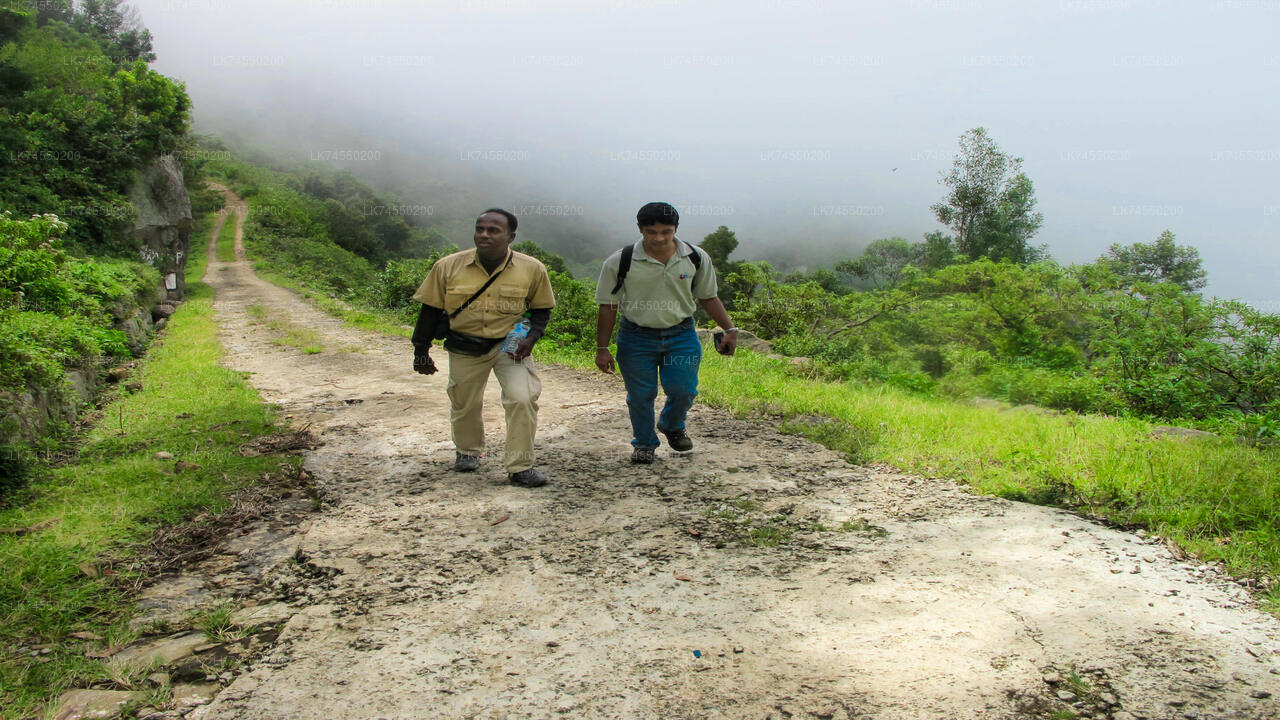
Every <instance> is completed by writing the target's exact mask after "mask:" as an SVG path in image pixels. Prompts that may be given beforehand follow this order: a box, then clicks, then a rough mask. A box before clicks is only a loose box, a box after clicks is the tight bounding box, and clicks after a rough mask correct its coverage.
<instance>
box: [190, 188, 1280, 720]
mask: <svg viewBox="0 0 1280 720" xmlns="http://www.w3.org/2000/svg"><path fill="white" fill-rule="evenodd" d="M231 206H232V207H233V208H235V209H236V211H237V212H243V211H244V204H243V203H242V202H239V201H238V200H234V201H233V203H232V205H231ZM240 257H242V258H243V254H242V253H241V254H240ZM206 280H207V282H209V283H210V284H211V285H213V287H214V288H215V289H216V292H217V301H216V305H215V306H216V310H217V317H218V320H219V323H220V325H221V328H222V341H223V343H224V344H225V346H226V348H227V353H228V354H227V363H228V364H229V365H230V366H231V367H233V368H235V369H237V370H242V371H245V372H247V373H250V375H249V380H250V382H251V383H253V385H254V386H256V387H257V388H258V389H259V391H260V392H261V393H262V395H263V397H264V398H265V399H266V400H268V401H270V402H273V403H278V404H279V405H280V406H281V407H282V408H283V411H284V412H285V413H286V414H288V415H289V416H291V419H292V422H293V423H294V424H295V425H297V426H299V427H300V426H306V425H309V427H310V429H311V431H312V432H314V433H316V434H317V435H318V436H319V437H320V439H321V441H322V442H323V445H322V446H321V447H319V448H318V449H316V450H314V451H310V452H309V453H308V454H307V456H306V469H307V471H308V472H309V473H310V474H311V475H312V476H313V477H314V479H315V482H316V483H317V484H318V485H319V487H320V489H321V491H322V492H323V495H324V497H325V498H327V500H326V502H325V503H324V504H323V506H322V508H321V509H320V510H319V511H318V512H316V513H313V514H312V515H311V516H310V519H309V521H307V522H305V523H302V524H299V525H297V526H295V527H294V528H293V532H294V533H295V537H294V538H293V539H292V540H282V539H280V538H279V537H275V536H272V537H271V539H270V541H271V542H272V543H276V544H277V545H276V546H277V547H279V546H281V545H280V544H281V543H293V544H295V545H296V546H297V547H298V549H299V550H300V553H295V554H293V556H292V558H291V559H287V560H282V561H280V562H278V563H277V564H276V565H275V566H274V567H273V568H271V569H270V571H269V572H268V573H267V578H266V579H265V580H264V587H268V588H270V589H271V592H273V593H275V595H276V597H278V598H284V599H286V600H287V601H288V603H289V604H288V611H287V612H286V617H287V616H288V615H289V614H290V613H291V614H292V616H291V617H290V619H288V621H287V623H286V624H285V625H284V627H283V630H282V632H281V633H280V636H279V639H278V642H277V643H276V644H275V645H274V647H273V648H272V649H271V650H270V651H269V652H268V654H266V655H265V656H263V657H262V658H261V659H260V660H259V661H258V662H257V663H256V664H255V665H253V667H252V668H251V669H250V670H249V671H248V672H245V673H243V674H241V675H239V676H238V677H237V678H235V679H234V681H233V682H231V683H230V684H229V685H228V686H227V687H225V688H224V689H222V690H221V692H220V693H219V694H218V695H217V696H216V698H214V700H213V702H212V703H211V704H209V705H206V706H204V707H202V708H200V709H198V710H197V711H196V712H195V713H194V714H193V715H191V717H198V718H203V719H205V720H215V719H216V720H229V719H231V718H326V719H332V718H375V717H376V718H511V719H515V718H554V717H565V718H664V719H666V718H823V719H826V718H884V719H894V720H896V719H908V718H929V719H935V718H1050V717H1058V718H1060V717H1091V718H1113V719H1115V720H1124V719H1126V718H1256V719H1258V720H1262V719H1264V718H1277V717H1280V701H1278V700H1277V697H1276V695H1280V674H1278V673H1280V623H1278V622H1277V620H1276V619H1275V618H1273V617H1271V616H1269V615H1267V614H1265V613H1263V612H1261V611H1259V610H1258V609H1256V607H1254V606H1253V604H1252V602H1251V600H1250V598H1249V596H1248V594H1247V593H1246V591H1245V590H1243V589H1242V588H1241V587H1239V586H1238V585H1236V584H1235V583H1233V582H1231V581H1230V579H1229V578H1226V577H1224V576H1223V575H1221V574H1220V573H1219V572H1217V570H1216V569H1215V568H1213V567H1206V566H1199V565H1197V564H1196V563H1194V562H1187V561H1179V560H1177V559H1175V557H1174V556H1173V555H1172V554H1171V553H1170V552H1169V551H1168V550H1167V549H1166V548H1165V546H1164V545H1163V544H1162V543H1161V542H1160V541H1159V540H1157V539H1155V538H1148V537H1142V536H1139V535H1135V534H1132V533H1128V532H1122V531H1119V530H1116V529H1111V528H1108V527H1105V526H1102V525H1099V524H1097V523H1094V522H1091V521H1089V520H1086V519H1082V518H1080V517H1077V516H1075V515H1072V514H1071V513H1068V512H1062V511H1058V510H1053V509H1047V508H1043V507H1035V506H1030V505H1024V504H1018V503H1012V502H1008V501H1004V500H1000V499H993V498H987V497H977V496H974V495H970V494H968V493H967V492H966V491H965V490H964V489H963V488H961V487H959V486H957V485H955V484H953V483H951V482H947V481H943V480H936V479H924V478H918V477H911V476H908V475H904V474H901V473H899V472H896V471H894V470H893V469H891V468H887V467H857V466H853V465H850V464H848V463H846V462H845V461H844V460H843V459H841V457H840V456H839V455H837V454H836V453H834V452H831V451H829V450H826V449H825V448H823V447H821V446H818V445H815V444H813V443H810V442H808V441H806V440H803V439H801V438H798V437H794V436H789V435H785V434H781V433H779V432H777V431H775V430H774V429H773V428H772V427H771V426H770V425H769V423H768V422H767V421H763V420H758V419H757V420H741V419H734V418H731V417H727V416H726V415H725V414H724V413H723V412H720V411H717V410H715V409H713V408H709V407H707V406H705V405H703V406H698V407H696V408H695V410H694V412H693V414H692V417H691V423H690V431H691V435H692V436H693V437H694V439H695V442H696V443H697V446H696V448H695V450H694V451H693V452H692V453H688V454H684V455H677V454H673V453H670V452H667V451H666V449H665V448H664V449H663V450H661V451H659V459H658V462H657V463H656V464H654V465H652V466H647V467H646V466H632V465H630V464H629V462H628V453H629V447H628V445H627V441H628V439H629V431H628V425H627V418H626V412H625V406H624V400H623V391H622V386H621V382H620V381H619V380H617V379H616V378H612V377H606V376H603V375H600V374H587V373H583V372H578V371H575V370H571V369H565V368H559V367H545V366H544V367H540V368H539V373H540V376H541V377H542V380H543V383H544V390H543V394H542V403H541V405H542V410H541V417H540V423H539V425H540V427H539V436H538V443H537V444H538V452H539V458H538V466H539V467H540V468H542V469H543V470H545V471H546V472H547V473H548V474H549V475H550V476H551V478H552V482H551V484H550V485H548V486H546V487H544V488H540V489H536V490H528V489H522V488H518V487H513V486H511V485H509V484H507V483H506V481H505V476H504V475H503V473H502V470H501V467H500V465H499V463H498V461H497V460H498V455H499V454H500V448H501V444H502V436H503V424H502V415H501V404H500V403H499V401H498V395H497V387H496V382H495V383H492V385H491V387H490V390H489V395H488V396H487V398H486V424H487V428H488V432H487V438H488V441H489V446H490V448H491V449H492V450H493V453H492V454H490V455H489V456H487V457H485V458H484V459H483V464H482V466H481V470H480V471H479V472H478V473H473V474H459V473H454V472H452V470H451V469H450V466H451V462H452V459H453V449H452V446H451V444H450V442H449V430H448V406H447V400H446V397H445V378H446V374H445V373H444V372H442V373H441V374H439V375H435V376H432V377H425V376H421V375H416V374H414V373H413V372H412V370H411V348H410V346H409V343H408V341H407V340H404V339H402V338H390V337H386V336H381V335H375V334H370V333H366V332H361V331H358V330H354V329H352V328H350V327H345V326H343V325H342V324H341V323H340V322H339V321H337V320H335V319H334V318H332V317H330V316H328V315H325V314H324V313H321V312H319V311H317V310H316V309H314V308H313V307H312V306H311V305H310V304H309V303H308V302H306V301H305V300H303V299H300V298H299V297H298V296H297V295H295V294H294V293H292V292H289V291H286V290H283V289H281V288H279V287H276V286H274V285H271V284H269V283H266V282H264V281H262V280H260V279H258V278H257V277H256V276H255V275H254V273H253V272H252V269H251V266H250V265H249V264H248V263H246V262H245V261H243V260H240V261H237V262H235V263H218V262H216V261H214V260H213V257H212V254H211V256H210V265H209V270H208V274H207V277H206ZM289 327H303V328H308V329H310V330H312V331H314V332H315V333H317V335H316V336H315V337H314V338H313V345H317V346H320V347H321V348H322V349H321V350H319V351H315V350H316V347H311V350H312V351H313V352H311V353H310V354H308V353H307V352H304V351H303V350H301V349H299V348H298V347H293V346H290V345H288V344H280V336H281V333H284V332H287V330H288V328H289ZM435 354H436V355H437V356H438V362H439V363H440V365H441V366H442V371H443V369H444V366H445V361H446V360H447V358H446V356H445V353H443V352H442V351H437V352H436V353H435ZM285 546H287V547H292V546H293V545H285ZM279 554H281V555H286V556H287V555H289V553H287V552H286V553H279ZM216 585H217V583H216V581H215V582H212V583H207V584H206V590H208V589H209V588H210V587H213V588H215V594H216ZM1068 713H1074V715H1071V714H1068Z"/></svg>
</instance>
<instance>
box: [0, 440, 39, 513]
mask: <svg viewBox="0 0 1280 720" xmlns="http://www.w3.org/2000/svg"><path fill="white" fill-rule="evenodd" d="M34 467H35V456H34V455H33V454H32V452H31V450H30V449H29V448H27V447H26V446H23V445H11V444H7V443H6V444H4V445H0V500H3V499H4V498H7V497H9V496H10V495H12V494H13V493H15V492H17V491H19V490H21V489H23V488H24V487H26V486H27V483H28V482H29V481H30V479H31V474H32V471H33V469H34Z"/></svg>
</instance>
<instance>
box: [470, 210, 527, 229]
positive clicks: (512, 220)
mask: <svg viewBox="0 0 1280 720" xmlns="http://www.w3.org/2000/svg"><path fill="white" fill-rule="evenodd" d="M489 213H498V214H499V215H501V216H503V217H505V218H506V219H507V229H508V230H510V231H511V232H515V231H516V225H518V224H519V221H518V220H516V216H515V214H514V213H510V212H507V211H506V210H503V209H502V208H489V209H488V210H485V211H484V212H482V213H480V215H488V214H489ZM477 217H479V216H477Z"/></svg>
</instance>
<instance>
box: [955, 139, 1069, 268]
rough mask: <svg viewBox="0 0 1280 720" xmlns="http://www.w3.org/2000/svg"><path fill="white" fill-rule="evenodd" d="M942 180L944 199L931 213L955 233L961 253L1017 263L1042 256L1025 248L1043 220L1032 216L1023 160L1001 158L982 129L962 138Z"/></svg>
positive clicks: (1031, 196)
mask: <svg viewBox="0 0 1280 720" xmlns="http://www.w3.org/2000/svg"><path fill="white" fill-rule="evenodd" d="M941 182H942V184H943V185H946V186H947V188H948V191H947V196H946V197H945V198H944V199H943V201H942V202H939V203H935V204H934V205H933V206H932V207H931V208H930V209H931V210H933V213H934V215H935V216H936V217H937V218H938V222H941V223H942V224H944V225H946V226H948V227H950V228H951V229H952V231H954V233H955V243H956V249H957V250H958V251H959V252H960V253H962V254H964V255H966V256H968V257H969V258H971V259H976V258H979V257H989V258H992V259H993V260H1009V261H1012V262H1016V263H1020V264H1026V263H1028V262H1034V261H1035V260H1037V259H1040V258H1041V257H1043V254H1044V253H1043V250H1041V249H1036V248H1032V247H1030V246H1029V245H1028V241H1029V240H1030V239H1031V237H1032V236H1034V235H1035V233H1036V231H1037V230H1039V229H1040V225H1041V224H1042V223H1043V222H1044V216H1043V215H1041V214H1040V213H1038V212H1035V204H1036V199H1035V190H1034V188H1033V187H1032V184H1031V180H1030V179H1029V178H1028V177H1027V176H1026V175H1024V174H1023V173H1022V158H1015V157H1010V156H1009V155H1007V154H1005V152H1004V151H1003V150H1001V149H1000V147H999V146H998V145H996V143H995V141H994V140H992V139H991V137H990V136H989V135H988V134H987V130H986V128H981V127H978V128H974V129H972V130H970V131H968V132H966V133H965V134H963V135H961V136H960V153H959V154H958V155H956V158H955V161H954V162H953V163H952V167H951V171H950V172H949V173H947V174H946V175H944V176H943V177H942V180H941Z"/></svg>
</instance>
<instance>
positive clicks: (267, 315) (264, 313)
mask: <svg viewBox="0 0 1280 720" xmlns="http://www.w3.org/2000/svg"><path fill="white" fill-rule="evenodd" d="M245 312H246V313H248V315H249V317H251V318H253V319H254V321H255V322H256V323H259V324H265V325H266V326H267V329H269V330H270V331H271V334H272V338H271V343H272V344H273V345H279V346H281V347H291V348H296V349H298V350H301V351H302V352H304V353H306V354H307V355H315V354H317V353H322V352H324V343H323V342H322V340H323V336H321V335H320V332H319V331H318V330H316V329H315V328H309V327H304V326H302V325H298V324H297V323H293V322H289V321H288V320H284V319H281V318H278V317H275V318H273V317H271V311H270V310H269V309H268V308H267V307H266V306H265V305H258V304H256V303H255V304H253V305H250V306H248V307H246V308H245Z"/></svg>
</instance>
